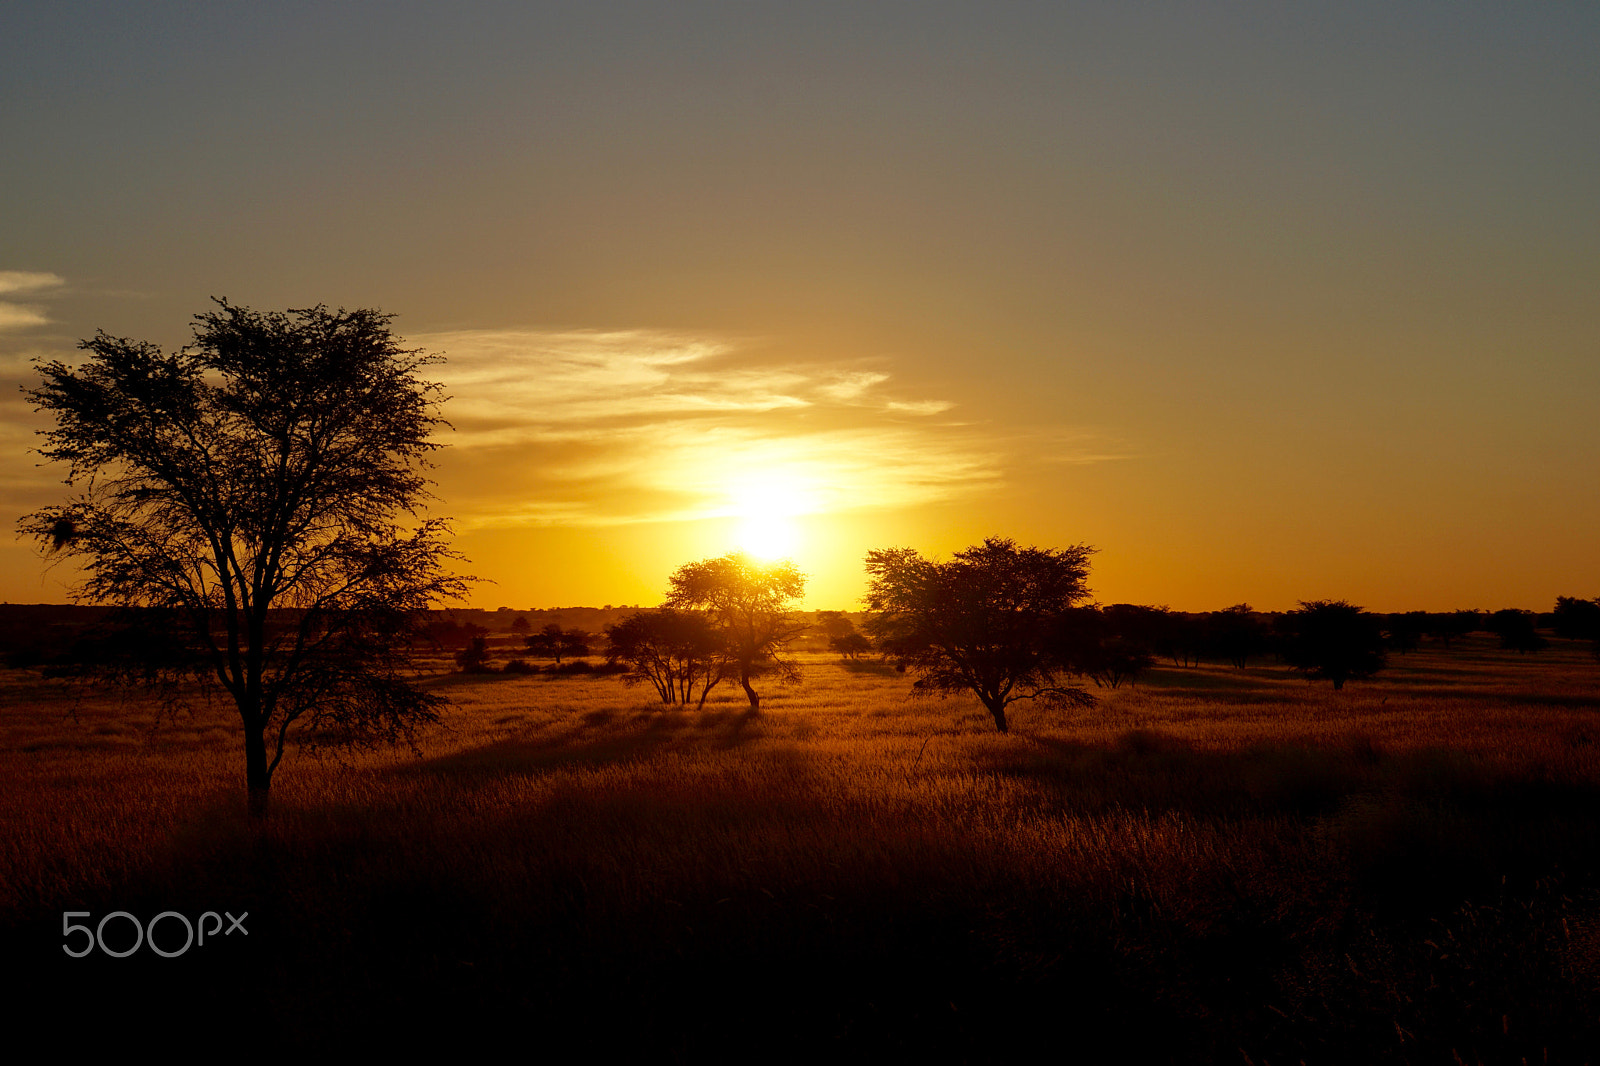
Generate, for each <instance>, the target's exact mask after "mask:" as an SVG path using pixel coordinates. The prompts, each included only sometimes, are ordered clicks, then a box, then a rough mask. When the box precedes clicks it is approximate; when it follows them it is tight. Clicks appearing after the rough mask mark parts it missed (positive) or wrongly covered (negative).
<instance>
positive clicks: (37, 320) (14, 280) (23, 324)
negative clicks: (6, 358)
mask: <svg viewBox="0 0 1600 1066" xmlns="http://www.w3.org/2000/svg"><path fill="white" fill-rule="evenodd" d="M62 284H64V282H63V281H62V279H61V277H60V276H59V275H57V274H47V273H41V272H39V271H33V270H0V296H4V297H10V296H31V295H34V294H38V293H43V292H48V291H49V290H51V289H54V288H57V287H59V286H60V285H62ZM49 321H50V319H49V317H48V316H47V315H46V314H45V313H44V309H43V308H41V307H40V306H39V305H37V304H29V303H16V302H14V301H12V300H10V299H4V300H0V330H8V329H28V328H29V327H32V326H42V325H44V324H45V323H47V322H49Z"/></svg>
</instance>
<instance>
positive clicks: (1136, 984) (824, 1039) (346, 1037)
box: [0, 634, 1600, 1064]
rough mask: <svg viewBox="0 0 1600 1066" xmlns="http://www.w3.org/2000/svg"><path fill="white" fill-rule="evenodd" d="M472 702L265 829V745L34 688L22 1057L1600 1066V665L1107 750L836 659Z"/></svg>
mask: <svg viewBox="0 0 1600 1066" xmlns="http://www.w3.org/2000/svg"><path fill="white" fill-rule="evenodd" d="M446 665H447V664H446V661H445V660H442V659H441V660H435V661H424V662H419V664H418V666H419V670H420V672H421V675H422V676H423V677H424V680H423V682H422V683H424V684H426V685H428V686H430V687H431V688H433V689H434V690H436V691H438V692H441V693H443V694H445V695H447V696H448V697H449V698H450V699H451V700H452V701H453V702H454V704H455V709H454V710H453V711H451V712H450V713H449V715H448V716H447V721H446V723H445V725H444V727H442V728H440V729H438V730H436V731H435V732H434V733H432V734H430V735H429V736H428V737H427V738H426V739H425V740H424V742H423V745H422V749H421V751H420V753H415V754H414V753H409V752H404V751H399V752H392V751H391V752H383V753H377V754H363V755H351V756H348V757H346V758H344V759H320V760H319V759H317V758H313V757H311V756H309V755H305V754H300V753H294V752H291V753H290V754H289V755H288V756H287V757H286V758H285V763H284V767H283V769H282V770H280V772H279V775H278V778H277V779H276V781H275V783H274V787H273V805H274V807H273V813H272V814H271V816H270V817H269V818H268V819H266V820H265V822H264V823H261V824H253V823H251V822H250V821H249V820H248V819H247V818H246V817H245V813H244V788H243V754H242V744H241V741H240V739H239V735H238V729H237V727H236V725H234V724H233V723H230V721H229V719H228V716H227V713H226V712H225V709H224V708H221V707H218V708H214V709H209V710H208V709H206V708H204V707H198V708H195V709H193V710H192V711H191V712H186V713H179V714H164V713H161V712H160V710H159V708H158V707H157V706H156V705H155V704H154V703H151V702H148V701H144V700H141V699H140V698H138V697H130V698H120V697H117V696H114V695H108V694H105V693H96V692H83V691H78V690H74V689H72V688H70V687H68V686H66V685H65V684H64V683H62V682H58V681H52V680H47V679H44V678H42V677H40V676H39V675H38V674H36V673H33V672H29V671H22V670H10V671H5V672H3V673H0V715H3V717H0V813H3V815H4V821H3V827H0V908H3V909H0V914H3V915H4V918H3V922H4V924H3V926H0V933H3V934H4V936H5V938H6V941H7V943H8V947H7V958H8V960H9V962H10V964H11V968H12V969H14V970H15V971H17V972H21V973H25V974H30V975H33V977H32V980H31V981H30V991H29V992H28V993H27V994H26V995H25V997H24V999H23V1000H21V1001H20V1003H19V1006H20V1008H21V1010H20V1012H19V1015H18V1017H19V1018H32V1019H35V1020H36V1022H37V1021H38V1020H39V1019H44V1018H47V1017H49V1018H65V1019H70V1020H77V1021H81V1022H83V1023H84V1025H83V1027H80V1028H77V1029H71V1028H68V1029H62V1030H59V1031H60V1032H62V1033H63V1034H71V1039H73V1040H78V1041H82V1040H85V1039H88V1038H89V1037H88V1036H87V1035H86V1034H88V1033H98V1034H100V1035H101V1036H104V1035H105V1034H107V1033H116V1032H124V1033H126V1032H132V1031H134V1028H133V1027H141V1026H142V1027H146V1029H148V1028H149V1027H155V1029H156V1030H157V1031H161V1032H170V1033H171V1034H172V1035H173V1037H174V1039H177V1040H181V1041H183V1042H185V1043H186V1044H187V1043H188V1042H200V1041H205V1040H222V1041H231V1042H234V1045H235V1046H239V1047H247V1048H251V1049H259V1050H261V1051H263V1052H267V1051H272V1050H279V1049H310V1048H321V1049H330V1048H343V1049H345V1050H349V1051H354V1050H359V1049H362V1048H372V1047H379V1046H381V1047H407V1048H417V1047H422V1046H425V1045H429V1044H434V1043H437V1044H439V1045H441V1046H449V1047H456V1048H470V1047H472V1046H474V1045H475V1044H477V1043H479V1042H482V1043H484V1044H485V1045H487V1044H488V1043H489V1041H490V1040H491V1038H494V1039H496V1040H500V1039H504V1038H505V1037H507V1036H510V1037H511V1038H513V1039H514V1040H516V1041H518V1043H517V1045H516V1046H517V1047H518V1049H519V1050H520V1051H524V1052H527V1053H529V1054H530V1055H532V1056H534V1057H538V1056H539V1055H541V1054H548V1055H552V1056H553V1055H557V1054H558V1051H557V1049H558V1048H560V1047H563V1046H568V1045H570V1044H571V1042H572V1041H573V1040H577V1041H578V1042H579V1043H580V1044H581V1046H583V1047H584V1048H586V1049H588V1050H589V1052H591V1053H594V1054H600V1053H602V1052H603V1051H604V1050H605V1049H607V1048H614V1049H627V1050H631V1051H634V1052H637V1053H648V1054H651V1055H652V1056H653V1057H656V1058H661V1059H665V1060H669V1061H707V1060H714V1059H729V1058H740V1059H777V1060H782V1059H790V1058H793V1059H802V1058H804V1059H813V1058H816V1057H819V1056H826V1057H832V1058H844V1059H857V1058H869V1057H870V1058H884V1057H889V1058H892V1059H897V1060H898V1059H912V1058H921V1059H926V1060H928V1061H975V1062H976V1061H1017V1060H1018V1059H1019V1058H1021V1057H1023V1056H1025V1055H1035V1054H1036V1053H1035V1052H1034V1051H1033V1050H1032V1049H1037V1048H1039V1047H1046V1048H1050V1049H1052V1053H1051V1057H1052V1058H1059V1059H1064V1060H1067V1061H1086V1062H1097V1061H1107V1062H1109V1061H1120V1062H1129V1061H1132V1062H1140V1061H1151V1062H1213V1061H1214V1062H1234V1063H1240V1062H1248V1063H1257V1064H1264V1063H1294V1062H1300V1061H1304V1062H1307V1063H1317V1062H1330V1063H1332V1062H1353V1061H1366V1062H1405V1063H1412V1062H1415V1063H1423V1062H1457V1061H1459V1062H1467V1063H1473V1062H1484V1063H1491V1062H1496V1063H1497V1062H1517V1061H1524V1060H1525V1061H1527V1062H1587V1061H1592V1060H1593V1058H1594V1056H1595V1052H1594V1050H1593V1049H1594V1048H1597V1047H1600V848H1597V844H1600V663H1596V661H1595V660H1594V658H1593V657H1592V656H1591V654H1590V650H1589V646H1588V645H1587V644H1579V643H1576V642H1567V641H1560V640H1557V641H1554V642H1553V643H1552V646H1551V647H1550V648H1549V649H1547V650H1546V651H1544V652H1541V653H1539V654H1536V655H1518V654H1516V653H1514V652H1508V651H1502V650H1500V649H1498V648H1497V647H1495V646H1494V644H1493V642H1492V639H1491V638H1489V637H1487V636H1486V635H1483V634H1478V635H1475V636H1473V637H1470V638H1467V639H1465V640H1463V641H1458V642H1456V643H1455V644H1454V646H1452V647H1450V648H1448V649H1446V648H1443V647H1439V646H1436V645H1433V644H1428V645H1424V646H1423V647H1422V648H1420V649H1417V650H1415V651H1413V652H1410V653H1408V654H1404V655H1392V656H1391V659H1390V666H1389V668H1388V669H1387V670H1385V671H1384V672H1383V673H1381V674H1379V675H1378V676H1377V677H1376V678H1374V679H1372V680H1370V681H1367V682H1352V683H1350V684H1349V685H1348V686H1347V687H1346V688H1345V689H1344V690H1343V691H1340V692H1334V691H1333V690H1332V689H1331V688H1330V687H1329V686H1328V685H1326V684H1310V683H1308V682H1306V681H1305V680H1303V679H1301V678H1299V677H1298V676H1297V675H1295V674H1294V673H1293V672H1291V671H1289V670H1287V669H1286V668H1284V667H1282V666H1280V665H1276V664H1273V663H1271V662H1270V661H1269V662H1266V663H1263V664H1261V665H1252V666H1251V667H1249V668H1247V669H1243V670H1239V669H1235V668H1232V667H1227V666H1218V665H1209V664H1208V665H1201V666H1198V667H1192V668H1175V667H1171V666H1165V667H1158V668H1157V669H1155V670H1152V671H1151V672H1150V673H1148V674H1147V675H1146V676H1145V677H1144V678H1142V679H1140V681H1139V682H1138V684H1137V685H1136V686H1131V687H1130V686H1128V685H1124V686H1122V687H1120V688H1118V689H1116V690H1114V691H1107V690H1098V691H1097V693H1096V694H1097V695H1098V696H1099V697H1100V699H1099V703H1098V705H1097V706H1096V707H1095V708H1093V709H1091V710H1086V711H1074V712H1071V713H1065V714H1061V713H1054V712H1050V711H1047V710H1045V709H1035V708H1031V707H1029V706H1028V705H1027V704H1026V703H1022V704H1017V705H1015V707H1016V713H1015V715H1014V724H1013V731H1012V732H1011V733H1010V734H1005V735H1002V734H999V733H997V732H995V731H994V728H993V725H992V723H991V721H990V719H989V717H988V715H987V714H986V713H985V712H984V711H983V709H982V707H981V706H980V705H978V704H977V703H976V701H973V700H969V699H962V698H950V699H938V698H913V697H912V696H911V695H910V680H909V679H908V678H907V677H906V676H904V675H901V674H897V673H895V672H894V670H893V669H891V668H888V667H886V666H884V665H882V664H879V663H876V662H870V661H864V662H858V663H849V662H842V661H840V660H839V659H837V658H836V657H831V656H825V655H821V654H812V655H810V656H809V657H808V661H807V662H806V663H805V678H804V680H803V682H802V683H800V684H797V685H792V686H787V687H772V688H771V689H770V690H769V691H767V692H766V693H764V697H765V698H764V702H763V708H762V713H761V714H760V715H758V716H752V715H750V714H749V713H748V712H747V708H746V706H745V702H744V700H743V698H742V696H740V695H739V693H738V690H737V687H735V686H724V687H723V688H722V689H719V690H717V692H716V693H714V694H713V696H712V698H711V700H710V701H709V702H708V703H707V704H706V706H705V708H704V709H703V710H699V711H696V710H694V709H692V708H690V709H684V708H678V707H669V706H663V705H662V704H660V703H659V702H656V701H655V700H654V697H653V694H652V693H651V691H650V690H649V688H648V686H643V687H640V686H633V687H629V686H626V685H624V684H623V683H622V682H621V681H620V680H619V679H617V678H615V677H585V676H583V675H571V676H554V675H545V674H538V675H533V676H512V675H479V676H468V675H463V674H451V673H447V672H446ZM118 910H120V911H126V912H128V913H130V914H132V915H134V916H135V917H137V918H138V919H140V920H142V921H147V920H148V919H150V918H152V917H154V916H155V915H157V914H158V913H161V912H165V911H174V912H178V913H179V914H182V915H185V916H188V917H190V918H195V917H197V916H199V915H200V914H202V913H203V912H206V911H215V912H223V911H227V912H229V913H232V914H238V913H240V912H243V911H248V912H249V915H250V917H249V918H248V919H247V921H246V925H247V926H248V935H247V936H241V935H234V936H232V937H231V938H230V937H226V936H213V939H212V941H211V942H209V943H208V944H207V945H206V946H205V947H203V948H199V947H197V948H193V949H191V950H188V951H186V952H185V953H183V954H182V955H181V956H179V957H174V958H163V957H161V956H160V955H157V954H155V953H154V952H152V951H151V950H150V949H149V948H148V947H144V948H141V949H140V950H137V951H135V952H134V953H132V954H130V955H129V956H127V957H126V958H121V959H117V958H109V957H106V956H105V955H104V953H103V952H100V951H95V952H93V953H91V954H90V955H89V956H88V957H85V958H82V959H74V958H70V957H68V955H67V954H66V953H65V952H64V951H63V944H64V943H70V944H74V945H76V944H79V943H81V941H80V940H76V939H74V940H66V939H64V935H63V922H64V919H63V914H64V913H65V912H68V911H72V912H85V911H86V912H89V915H90V917H89V918H88V919H78V920H79V921H89V922H90V923H91V924H93V923H95V922H98V921H99V920H100V919H101V918H102V917H103V916H104V915H106V914H108V913H110V912H112V911H118ZM117 923H122V924H121V925H120V926H119V925H118V924H117ZM106 928H107V937H108V939H110V938H113V937H114V936H121V935H123V933H124V932H125V934H126V938H127V939H128V940H129V941H130V942H131V939H132V932H131V926H129V925H128V924H127V923H126V922H125V921H124V920H123V919H117V920H116V922H113V923H112V924H111V925H108V926H107V927H106ZM167 933H169V934H171V935H172V936H178V937H179V939H180V940H181V936H180V934H181V930H179V929H178V927H177V926H176V925H173V924H172V923H171V921H170V920H169V924H168V930H167ZM79 935H80V936H81V934H79ZM163 935H164V936H166V935H167V934H163ZM164 942H167V941H164ZM90 1023H93V1024H92V1025H91V1024H90ZM39 1024H43V1023H42V1022H39ZM51 1024H62V1023H59V1022H55V1023H51ZM69 1024H70V1023H69ZM140 1031H144V1030H140ZM108 1039H109V1038H108ZM241 1041H242V1043H240V1042H241ZM194 1046H200V1045H199V1044H198V1043H196V1044H195V1045H194Z"/></svg>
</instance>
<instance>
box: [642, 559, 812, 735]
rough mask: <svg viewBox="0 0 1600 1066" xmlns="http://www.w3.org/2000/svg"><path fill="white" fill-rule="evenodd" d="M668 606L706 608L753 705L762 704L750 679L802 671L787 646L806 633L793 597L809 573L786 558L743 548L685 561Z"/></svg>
mask: <svg viewBox="0 0 1600 1066" xmlns="http://www.w3.org/2000/svg"><path fill="white" fill-rule="evenodd" d="M671 584H672V589H671V591H670V592H669V593H668V594H667V606H669V607H674V608H678V609H681V610H698V611H703V612H704V613H705V615H706V617H707V618H708V619H710V621H711V623H712V624H713V625H714V626H716V627H717V629H718V630H719V631H721V633H722V637H723V640H724V642H725V645H726V649H727V655H728V659H729V663H730V665H731V672H732V673H733V674H735V675H737V677H738V678H739V684H740V686H741V687H742V688H743V689H744V694H745V698H746V699H748V700H749V701H750V709H751V710H752V711H759V710H760V709H761V697H760V695H759V694H758V693H757V692H756V690H755V688H754V686H752V685H751V683H750V682H751V680H752V679H753V678H755V677H757V676H760V675H762V674H771V673H777V674H779V675H781V676H782V677H783V678H784V679H785V680H790V679H793V678H795V677H798V676H799V667H798V665H797V664H796V663H795V662H794V661H793V660H792V659H790V658H788V657H787V656H786V655H785V654H784V651H785V649H786V648H787V646H788V644H789V643H790V642H791V641H793V640H794V639H795V638H796V637H798V636H799V635H800V634H801V633H804V632H805V631H806V629H807V628H808V627H807V625H806V623H804V622H801V621H797V620H796V619H795V618H794V617H793V615H792V611H793V607H794V601H796V600H798V599H799V598H800V597H801V595H803V594H804V593H805V588H806V579H805V575H803V574H801V573H800V571H799V570H798V569H797V568H796V567H795V565H794V563H792V562H790V561H789V560H787V559H784V560H780V561H778V562H773V563H765V564H763V563H760V562H757V561H756V560H754V559H752V558H750V556H748V555H745V554H743V553H742V552H734V553H731V554H729V555H724V556H721V557H720V558H717V559H705V560H702V561H701V562H698V563H685V564H684V565H683V566H680V567H679V568H678V569H677V571H676V572H674V573H673V575H672V577H671Z"/></svg>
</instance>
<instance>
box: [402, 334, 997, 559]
mask: <svg viewBox="0 0 1600 1066" xmlns="http://www.w3.org/2000/svg"><path fill="white" fill-rule="evenodd" d="M408 340H409V341H410V342H412V343H414V344H416V345H418V346H420V347H423V348H425V349H428V350H430V351H436V352H441V353H442V354H444V356H445V358H446V362H445V363H444V364H443V366H442V367H440V368H438V374H439V376H440V377H441V378H442V379H443V381H444V383H445V385H446V388H447V391H448V392H449V393H450V394H451V396H452V399H451V401H450V403H449V404H448V405H447V407H446V414H447V416H448V417H449V418H450V421H451V422H452V423H453V424H454V426H455V427H456V430H457V432H455V433H453V434H450V435H449V436H448V437H447V438H446V439H447V440H448V443H450V444H451V445H452V447H451V449H450V450H449V451H447V452H445V453H443V454H442V456H441V471H440V474H441V478H442V479H445V480H447V481H448V483H449V489H448V491H449V493H450V496H451V503H450V507H449V509H450V511H451V512H452V513H453V514H455V515H456V516H457V518H458V520H459V521H461V523H462V524H463V526H464V527H468V528H470V527H472V526H483V525H491V524H504V523H508V522H509V523H578V524H593V525H612V524H620V523H631V522H653V521H671V520H688V519H698V518H710V517H716V516H720V515H731V514H736V513H738V512H739V510H740V508H741V507H742V506H744V505H745V503H746V501H748V499H749V498H750V496H751V495H752V494H759V495H761V496H762V497H763V498H764V499H767V500H773V499H777V500H780V501H781V503H780V506H783V507H785V508H787V509H788V510H790V511H791V512H793V513H796V514H802V513H821V512H839V511H847V510H860V509H867V508H895V507H905V506H911V505H915V504H919V503H926V502H929V501H932V500H938V499H946V498H950V497H952V496H956V495H959V494H962V493H968V492H972V491H975V490H978V489H981V488H984V487H986V486H989V485H992V484H995V483H996V482H997V481H998V480H999V479H1000V477H1001V470H1002V462H1001V455H1000V452H999V450H998V449H997V448H996V447H995V446H994V444H993V442H992V441H991V440H989V439H988V438H987V437H986V434H985V431H984V429H983V427H981V426H976V425H971V424H961V423H951V422H944V421H938V420H936V419H934V418H932V417H931V416H934V415H938V414H941V413H942V412H945V411H947V410H949V409H951V408H952V407H953V406H954V405H953V404H952V403H950V402H949V401H945V400H938V399H929V398H920V397H915V396H907V395H906V394H905V391H904V390H903V388H901V387H899V386H898V385H897V383H896V382H895V381H894V379H893V378H892V376H891V375H890V374H889V373H887V372H885V371H883V370H880V369H862V368H860V367H851V366H840V365H837V364H827V363H820V362H819V363H816V364H813V365H800V364H795V363H782V364H777V363H768V362H763V361H762V356H761V353H760V352H759V351H755V350H754V349H753V346H741V345H738V344H736V343H733V342H731V341H723V340H708V339H705V338H696V337H688V336H683V335H679V334H669V333H654V332H647V331H629V332H610V333H603V332H566V333H551V332H536V331H496V332H489V331H461V332H454V333H436V334H429V335H420V336H418V335H413V336H411V337H409V338H408Z"/></svg>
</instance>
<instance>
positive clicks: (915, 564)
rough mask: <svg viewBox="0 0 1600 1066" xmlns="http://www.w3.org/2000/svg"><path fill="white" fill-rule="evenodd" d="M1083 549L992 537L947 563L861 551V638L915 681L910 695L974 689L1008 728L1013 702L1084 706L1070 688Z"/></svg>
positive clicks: (1083, 592)
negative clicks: (863, 603)
mask: <svg viewBox="0 0 1600 1066" xmlns="http://www.w3.org/2000/svg"><path fill="white" fill-rule="evenodd" d="M1093 551H1094V549H1093V548H1089V547H1087V546H1085V545H1081V544H1080V545H1077V546H1075V547H1071V548H1062V549H1050V548H1020V547H1018V546H1017V544H1016V543H1015V542H1014V541H1011V540H1007V539H1005V538H1001V537H989V538H988V539H986V540H985V541H984V542H983V543H982V544H978V545H974V546H973V547H970V548H967V549H965V550H963V551H959V552H956V553H955V555H954V556H952V557H951V559H950V560H949V561H948V562H935V561H933V560H931V559H926V558H924V557H923V556H921V555H919V554H918V553H917V552H915V551H914V550H912V549H910V548H888V549H885V550H882V551H871V552H868V553H867V563H866V566H867V582H868V583H867V596H866V603H867V607H868V610H869V611H871V612H872V613H871V615H870V616H869V617H868V619H867V622H866V629H867V632H868V633H870V634H872V636H873V637H875V638H876V639H877V641H878V647H879V648H880V649H881V650H883V651H884V652H887V653H888V654H889V655H890V656H891V658H893V659H894V660H895V662H896V663H897V665H899V666H901V667H903V668H907V669H910V670H911V671H913V672H914V673H915V674H916V675H917V680H916V683H915V685H914V686H913V689H914V691H918V692H929V693H940V694H946V693H951V692H972V693H973V694H974V695H976V696H977V697H978V699H979V700H980V701H982V703H983V705H984V707H985V708H986V709H987V710H988V712H989V714H990V715H992V716H993V718H994V724H995V726H996V728H998V729H999V730H1000V732H1002V733H1004V732H1006V730H1007V725H1008V723H1007V720H1006V708H1007V707H1009V706H1010V705H1011V704H1012V703H1014V702H1016V701H1017V700H1038V701H1039V702H1041V703H1047V704H1054V705H1057V706H1089V705H1092V704H1093V703H1094V697H1093V696H1091V695H1090V694H1089V693H1088V692H1086V691H1085V690H1084V689H1082V688H1080V687H1078V686H1076V685H1072V684H1069V683H1067V681H1066V680H1065V677H1066V675H1067V674H1068V673H1069V672H1071V670H1072V668H1073V667H1072V663H1073V653H1074V648H1073V647H1072V646H1071V643H1072V642H1071V639H1070V638H1064V635H1066V634H1071V633H1073V632H1074V631H1075V628H1074V626H1073V625H1072V624H1071V617H1072V615H1071V612H1072V608H1073V607H1074V606H1075V605H1076V604H1077V603H1079V602H1080V601H1082V600H1084V599H1086V598H1087V597H1088V595H1089V592H1088V589H1087V588H1086V587H1085V581H1086V580H1087V578H1088V574H1089V562H1088V560H1089V555H1090V554H1091V553H1092V552H1093Z"/></svg>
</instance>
